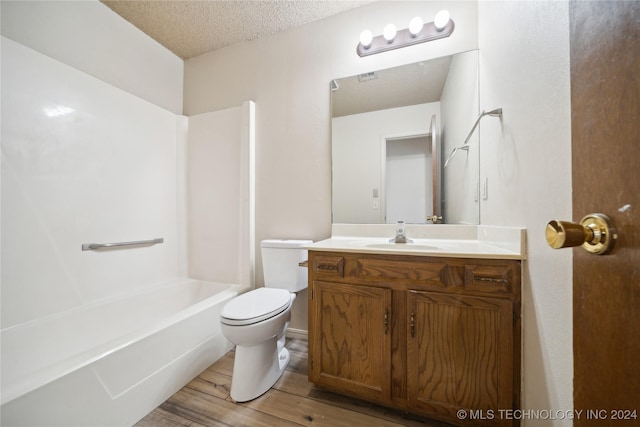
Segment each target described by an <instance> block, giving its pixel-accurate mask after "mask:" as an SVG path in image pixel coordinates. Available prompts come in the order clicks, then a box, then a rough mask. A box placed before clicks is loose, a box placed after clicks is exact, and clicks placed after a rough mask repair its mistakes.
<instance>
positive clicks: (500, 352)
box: [407, 291, 513, 426]
mask: <svg viewBox="0 0 640 427" xmlns="http://www.w3.org/2000/svg"><path fill="white" fill-rule="evenodd" d="M407 313H408V316H409V319H408V321H409V322H408V329H407V340H408V343H407V376H408V379H407V381H408V383H407V394H408V398H409V406H410V407H411V408H415V409H417V410H419V411H420V412H423V413H429V414H431V415H437V416H439V417H440V418H443V419H450V420H452V421H461V420H460V418H459V417H458V416H457V411H458V410H460V409H463V410H465V411H466V412H465V414H467V419H466V421H467V422H470V423H471V424H473V425H500V426H502V425H510V421H509V420H507V419H501V418H506V417H501V416H500V414H501V412H500V410H507V409H512V407H513V404H512V401H513V394H512V391H513V381H512V379H513V314H512V303H511V301H508V300H503V299H498V298H486V297H472V296H462V295H445V294H437V293H431V292H418V291H409V292H408V301H407Z"/></svg>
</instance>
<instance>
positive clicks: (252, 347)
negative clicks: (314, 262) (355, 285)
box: [220, 240, 312, 402]
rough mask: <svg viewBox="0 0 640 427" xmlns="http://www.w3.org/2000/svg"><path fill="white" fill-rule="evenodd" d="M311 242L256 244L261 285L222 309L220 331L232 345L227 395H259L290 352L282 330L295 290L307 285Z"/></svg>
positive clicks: (237, 397) (243, 398)
mask: <svg viewBox="0 0 640 427" xmlns="http://www.w3.org/2000/svg"><path fill="white" fill-rule="evenodd" d="M311 243H312V241H310V240H265V241H263V242H262V243H261V247H262V258H263V269H264V276H265V287H263V288H257V289H254V290H252V291H249V292H247V293H244V294H242V295H239V296H237V297H235V298H234V299H232V300H231V301H229V302H228V303H227V304H226V305H225V307H224V308H223V309H222V312H221V314H220V323H221V329H222V333H223V335H224V336H225V337H226V338H227V339H228V340H229V341H230V342H231V343H233V344H235V346H236V352H235V361H234V365H233V374H232V377H231V391H230V395H231V398H232V399H233V400H234V401H236V402H246V401H249V400H252V399H255V398H256V397H258V396H260V395H262V394H263V393H265V392H266V391H267V390H269V389H270V388H271V387H272V386H273V384H275V382H276V381H277V380H278V378H280V376H281V375H282V372H284V370H285V368H286V367H287V365H288V363H289V360H290V355H289V351H288V350H287V349H286V348H285V346H284V344H285V331H286V329H287V327H288V325H289V320H290V319H291V307H292V305H293V301H294V300H295V298H296V294H295V293H294V292H297V291H299V290H302V289H305V288H306V287H307V279H306V269H304V268H302V267H300V266H298V263H299V262H300V261H304V260H306V256H307V251H306V250H305V249H303V248H304V247H305V246H307V245H309V244H311Z"/></svg>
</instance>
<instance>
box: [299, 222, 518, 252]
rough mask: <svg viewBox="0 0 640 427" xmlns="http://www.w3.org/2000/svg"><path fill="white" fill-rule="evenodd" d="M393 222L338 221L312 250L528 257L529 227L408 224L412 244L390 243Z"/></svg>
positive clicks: (393, 228) (311, 246) (312, 246)
mask: <svg viewBox="0 0 640 427" xmlns="http://www.w3.org/2000/svg"><path fill="white" fill-rule="evenodd" d="M394 233H395V226H394V225H393V224H380V225H373V226H372V225H363V226H362V227H358V225H351V224H334V225H333V227H332V237H331V238H329V239H325V240H321V241H318V242H315V243H313V244H311V245H309V246H308V247H307V249H309V250H314V251H325V252H358V253H371V254H388V255H421V256H425V255H426V256H433V257H448V258H484V259H525V258H526V256H525V240H524V239H525V229H523V228H515V227H494V226H482V225H478V226H475V225H411V224H409V225H407V236H408V237H409V238H410V239H411V240H412V243H390V242H389V239H390V238H392V237H393V236H394Z"/></svg>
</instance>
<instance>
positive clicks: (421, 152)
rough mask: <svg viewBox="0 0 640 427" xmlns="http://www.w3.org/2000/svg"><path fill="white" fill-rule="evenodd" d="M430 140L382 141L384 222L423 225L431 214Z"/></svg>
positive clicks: (408, 138)
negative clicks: (384, 142) (383, 142)
mask: <svg viewBox="0 0 640 427" xmlns="http://www.w3.org/2000/svg"><path fill="white" fill-rule="evenodd" d="M431 138H432V136H431V137H430V136H429V135H416V136H407V137H402V138H393V139H387V140H386V150H385V153H386V154H385V162H386V165H385V174H384V175H385V222H386V223H387V224H395V223H396V221H404V222H406V223H407V224H412V223H419V224H420V223H424V222H425V218H426V217H427V215H428V214H429V213H430V212H431V210H432V207H431V202H432V196H431V189H432V184H431V180H432V177H431V173H430V172H431V167H432V162H431V144H430V141H431Z"/></svg>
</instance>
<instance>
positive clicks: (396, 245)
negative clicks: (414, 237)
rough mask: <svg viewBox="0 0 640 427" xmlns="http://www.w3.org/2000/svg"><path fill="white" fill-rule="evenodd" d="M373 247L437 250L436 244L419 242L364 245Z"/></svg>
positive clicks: (400, 249) (402, 249) (399, 249)
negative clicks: (430, 244)
mask: <svg viewBox="0 0 640 427" xmlns="http://www.w3.org/2000/svg"><path fill="white" fill-rule="evenodd" d="M364 246H365V247H367V248H371V249H385V250H398V251H435V250H437V249H438V248H437V247H435V246H429V245H421V244H419V243H369V244H365V245H364Z"/></svg>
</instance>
